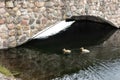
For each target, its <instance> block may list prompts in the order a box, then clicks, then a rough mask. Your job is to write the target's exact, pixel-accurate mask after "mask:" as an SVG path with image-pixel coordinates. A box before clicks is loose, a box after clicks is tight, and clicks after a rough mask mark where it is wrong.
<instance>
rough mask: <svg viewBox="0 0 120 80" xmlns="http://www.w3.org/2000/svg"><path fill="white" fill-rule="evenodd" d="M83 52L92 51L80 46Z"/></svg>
mask: <svg viewBox="0 0 120 80" xmlns="http://www.w3.org/2000/svg"><path fill="white" fill-rule="evenodd" d="M80 51H81V53H90V50H88V49H85V48H84V47H81V48H80Z"/></svg>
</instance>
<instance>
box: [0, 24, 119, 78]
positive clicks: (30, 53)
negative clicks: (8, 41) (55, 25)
mask: <svg viewBox="0 0 120 80" xmlns="http://www.w3.org/2000/svg"><path fill="white" fill-rule="evenodd" d="M81 23H82V22H81ZM88 24H89V26H90V25H91V26H92V24H94V25H95V26H97V27H99V26H101V25H102V24H98V25H97V24H95V23H91V24H90V23H88ZM74 25H76V26H74V28H72V27H70V28H69V29H68V30H66V31H65V32H64V31H63V32H61V33H59V34H57V35H55V36H54V37H53V36H51V37H50V38H48V39H45V40H33V41H30V42H28V43H26V44H25V45H23V46H20V47H18V48H13V49H8V50H1V51H0V64H2V65H4V66H5V67H6V68H8V69H9V70H11V71H17V72H19V73H20V74H18V75H16V77H18V78H21V79H22V80H113V79H114V80H119V79H120V77H119V76H120V43H118V42H116V41H119V40H118V39H120V37H119V34H118V33H119V32H120V31H119V30H118V31H115V30H112V31H111V30H110V29H108V28H107V29H102V28H100V29H101V30H100V29H97V28H95V29H96V30H94V29H93V28H92V29H91V28H90V29H88V30H86V29H84V28H82V27H81V28H80V27H78V25H77V24H74ZM82 25H83V24H81V26H82ZM91 26H90V27H91ZM79 28H80V29H79ZM74 30H75V31H74ZM82 31H83V32H82ZM85 31H87V32H85ZM98 31H99V32H98ZM63 34H64V35H63ZM98 36H99V37H98ZM115 40H116V41H115ZM39 41H40V42H39ZM112 43H114V45H116V46H114V45H113V44H112ZM81 46H84V47H86V48H87V49H89V50H90V51H91V52H90V53H89V54H80V51H79V48H80V47H81ZM64 47H65V48H69V49H71V50H72V53H71V54H70V55H64V54H63V53H62V48H64Z"/></svg>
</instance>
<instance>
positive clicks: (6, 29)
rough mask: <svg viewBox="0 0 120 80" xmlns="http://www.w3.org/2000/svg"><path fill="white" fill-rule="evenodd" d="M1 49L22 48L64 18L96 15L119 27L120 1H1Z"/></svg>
mask: <svg viewBox="0 0 120 80" xmlns="http://www.w3.org/2000/svg"><path fill="white" fill-rule="evenodd" d="M0 14H1V15H0V49H3V48H8V47H15V46H17V45H21V44H23V43H24V42H26V41H27V40H28V39H30V38H31V37H32V36H33V35H35V34H36V33H37V32H39V31H41V30H43V29H44V28H46V27H48V26H50V25H52V24H54V23H56V22H58V21H61V20H63V19H64V18H66V17H71V16H80V15H92V16H99V17H100V18H102V19H105V20H107V21H108V22H109V23H113V24H114V25H115V26H116V27H119V26H120V15H119V14H120V0H0Z"/></svg>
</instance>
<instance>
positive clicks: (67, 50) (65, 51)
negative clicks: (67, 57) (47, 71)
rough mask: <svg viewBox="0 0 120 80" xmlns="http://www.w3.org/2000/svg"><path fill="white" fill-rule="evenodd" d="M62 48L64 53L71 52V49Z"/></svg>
mask: <svg viewBox="0 0 120 80" xmlns="http://www.w3.org/2000/svg"><path fill="white" fill-rule="evenodd" d="M62 50H63V53H64V54H70V53H71V50H69V49H65V48H64V49H62Z"/></svg>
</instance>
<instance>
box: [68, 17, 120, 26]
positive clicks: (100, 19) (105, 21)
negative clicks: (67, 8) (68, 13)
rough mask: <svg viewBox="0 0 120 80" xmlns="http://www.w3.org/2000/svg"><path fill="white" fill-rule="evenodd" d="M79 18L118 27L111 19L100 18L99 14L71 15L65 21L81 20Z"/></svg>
mask: <svg viewBox="0 0 120 80" xmlns="http://www.w3.org/2000/svg"><path fill="white" fill-rule="evenodd" d="M81 20H89V21H94V22H98V23H103V24H109V25H111V26H113V27H115V28H119V26H117V25H115V24H114V23H112V22H111V21H109V20H106V19H104V18H101V17H99V16H94V15H80V16H72V17H70V18H67V19H66V21H67V22H68V21H81Z"/></svg>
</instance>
